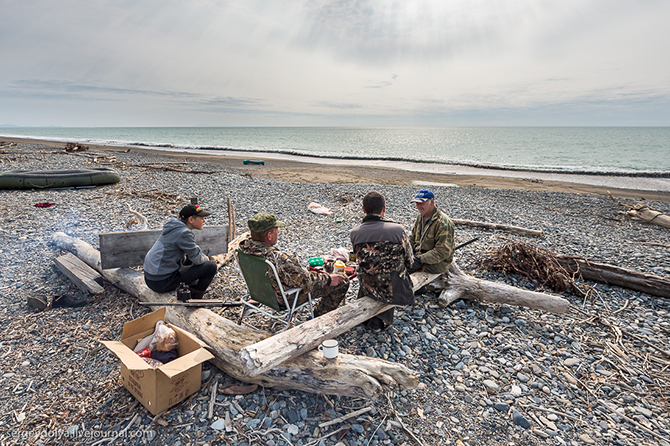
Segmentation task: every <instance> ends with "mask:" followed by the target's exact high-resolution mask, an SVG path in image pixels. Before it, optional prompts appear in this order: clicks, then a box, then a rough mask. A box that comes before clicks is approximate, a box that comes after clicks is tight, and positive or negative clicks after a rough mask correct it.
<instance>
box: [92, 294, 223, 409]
mask: <svg viewBox="0 0 670 446" xmlns="http://www.w3.org/2000/svg"><path fill="white" fill-rule="evenodd" d="M159 320H165V307H163V308H161V309H159V310H156V311H154V312H153V313H149V314H146V315H144V316H142V317H141V318H138V319H135V320H133V321H130V322H126V323H125V324H123V333H122V334H121V341H101V343H102V344H103V345H105V347H107V348H108V349H110V350H111V351H112V352H113V353H114V354H115V355H116V356H118V357H119V359H120V360H121V382H122V383H123V386H124V387H125V388H126V389H128V390H129V391H130V393H132V394H133V396H134V397H135V398H137V399H138V400H139V402H140V403H142V405H144V407H146V408H147V409H148V410H149V412H151V413H152V414H153V415H157V414H159V413H160V412H163V411H164V410H166V409H168V408H170V407H172V406H174V405H175V404H177V403H179V402H180V401H182V400H184V399H185V398H186V397H188V396H189V395H192V394H193V393H195V392H197V391H198V390H199V389H200V384H201V382H200V377H201V375H202V363H203V362H205V361H207V360H210V359H212V358H214V356H213V355H212V354H211V353H210V352H208V351H207V350H206V349H205V346H206V344H205V343H204V342H202V341H201V340H199V339H198V338H196V337H195V336H193V335H192V334H190V333H188V332H186V331H184V330H182V329H180V328H179V327H175V326H174V325H170V324H166V325H167V326H168V327H170V328H172V329H173V330H174V331H175V332H176V333H177V340H178V341H179V347H178V349H177V359H175V360H173V361H170V362H168V363H167V364H163V365H162V366H161V367H158V368H156V369H154V368H153V367H151V366H150V365H149V364H147V363H146V362H145V361H144V360H143V359H142V358H140V357H139V356H138V355H137V353H135V352H134V351H133V349H134V348H135V346H136V345H137V343H138V342H139V341H140V340H142V339H144V338H145V337H146V336H149V335H150V334H152V333H153V332H154V330H155V327H156V322H158V321H159Z"/></svg>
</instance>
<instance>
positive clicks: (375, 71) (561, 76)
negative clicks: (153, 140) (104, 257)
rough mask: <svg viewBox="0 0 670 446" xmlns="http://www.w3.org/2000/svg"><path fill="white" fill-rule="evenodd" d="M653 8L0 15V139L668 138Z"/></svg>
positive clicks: (241, 2) (669, 15) (353, 5)
mask: <svg viewBox="0 0 670 446" xmlns="http://www.w3.org/2000/svg"><path fill="white" fill-rule="evenodd" d="M668 23H670V1H667V0H658V1H656V0H560V1H556V0H551V1H549V0H458V1H456V0H416V1H413V0H403V1H395V0H358V1H354V0H352V1H344V0H313V1H307V0H305V1H298V0H271V1H270V0H230V1H226V0H221V1H214V0H212V1H207V0H189V1H183V0H180V1H175V0H161V1H158V0H152V1H148V0H114V1H102V0H81V1H79V0H59V1H53V0H0V67H2V69H0V125H16V126H65V127H117V126H140V127H142V126H361V127H367V126H382V127H398V126H431V127H432V126H440V127H449V126H490V125H495V126H529V125H530V126H535V125H538V126H573V125H595V126H668V125H670V57H668V44H669V43H670V26H668Z"/></svg>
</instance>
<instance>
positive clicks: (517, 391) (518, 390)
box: [509, 385, 521, 397]
mask: <svg viewBox="0 0 670 446" xmlns="http://www.w3.org/2000/svg"><path fill="white" fill-rule="evenodd" d="M509 393H510V395H512V396H514V397H517V396H521V387H519V386H516V385H513V386H512V388H511V389H510V391H509Z"/></svg>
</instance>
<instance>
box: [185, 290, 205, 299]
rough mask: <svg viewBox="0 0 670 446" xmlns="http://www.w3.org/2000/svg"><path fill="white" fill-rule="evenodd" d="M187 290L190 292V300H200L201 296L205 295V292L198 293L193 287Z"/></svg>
mask: <svg viewBox="0 0 670 446" xmlns="http://www.w3.org/2000/svg"><path fill="white" fill-rule="evenodd" d="M188 289H189V290H191V299H202V296H204V295H205V292H206V291H200V290H196V289H195V288H193V287H188Z"/></svg>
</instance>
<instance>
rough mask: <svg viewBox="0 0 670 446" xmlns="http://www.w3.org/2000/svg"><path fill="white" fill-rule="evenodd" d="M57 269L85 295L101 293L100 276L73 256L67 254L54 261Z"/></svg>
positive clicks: (102, 289)
mask: <svg viewBox="0 0 670 446" xmlns="http://www.w3.org/2000/svg"><path fill="white" fill-rule="evenodd" d="M54 262H55V263H56V266H57V267H58V269H59V270H60V271H61V272H62V273H63V274H65V275H66V276H67V277H68V278H69V279H70V280H71V281H72V282H74V284H75V285H77V288H79V289H80V290H82V291H84V292H85V293H91V294H98V293H102V292H103V291H105V290H104V288H103V287H102V276H101V275H100V274H98V272H97V271H96V270H94V269H93V268H91V267H90V266H88V265H87V264H86V263H84V262H83V261H81V260H80V259H79V258H77V257H76V256H75V255H73V254H71V253H67V254H65V255H64V256H61V257H58V258H57V259H56V260H54Z"/></svg>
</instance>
